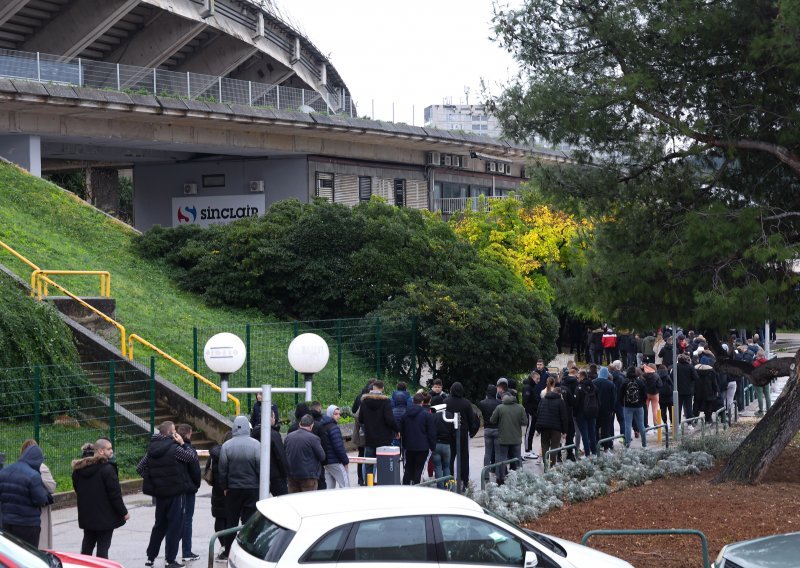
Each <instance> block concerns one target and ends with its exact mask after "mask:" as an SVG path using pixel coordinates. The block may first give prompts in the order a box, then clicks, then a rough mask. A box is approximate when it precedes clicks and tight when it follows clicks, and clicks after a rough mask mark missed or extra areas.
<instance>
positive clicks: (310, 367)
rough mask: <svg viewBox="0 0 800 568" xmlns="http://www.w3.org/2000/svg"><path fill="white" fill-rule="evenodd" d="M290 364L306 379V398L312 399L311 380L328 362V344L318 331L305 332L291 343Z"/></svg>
mask: <svg viewBox="0 0 800 568" xmlns="http://www.w3.org/2000/svg"><path fill="white" fill-rule="evenodd" d="M288 355H289V364H290V365H291V366H292V368H293V369H294V370H295V371H297V372H298V373H300V374H301V375H303V376H304V377H305V380H306V400H311V381H312V379H313V378H314V373H319V372H320V371H321V370H322V369H324V368H325V365H327V364H328V357H330V351H329V350H328V344H327V343H326V342H325V340H324V339H322V338H321V337H320V336H319V335H317V334H316V333H303V334H301V335H298V336H297V337H295V338H294V339H293V340H292V342H291V343H290V344H289V353H288Z"/></svg>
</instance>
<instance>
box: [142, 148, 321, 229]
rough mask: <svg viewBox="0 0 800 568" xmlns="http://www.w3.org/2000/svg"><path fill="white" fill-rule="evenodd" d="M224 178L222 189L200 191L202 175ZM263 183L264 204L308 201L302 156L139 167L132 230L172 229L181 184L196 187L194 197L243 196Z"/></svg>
mask: <svg viewBox="0 0 800 568" xmlns="http://www.w3.org/2000/svg"><path fill="white" fill-rule="evenodd" d="M218 174H222V175H224V176H225V187H220V188H204V187H203V176H204V175H218ZM253 180H263V181H264V196H265V198H266V204H267V206H269V205H270V204H271V203H274V202H276V201H280V200H282V199H288V198H290V197H296V198H297V199H300V200H301V201H308V200H309V191H310V188H309V185H308V162H307V159H306V156H305V155H302V156H297V157H290V158H262V159H252V160H241V159H239V160H219V161H207V162H205V161H204V162H189V163H177V164H163V165H139V166H135V167H134V170H133V187H134V203H133V215H134V226H135V227H136V228H137V229H139V230H141V231H146V230H147V229H149V228H150V227H152V226H153V225H156V224H159V225H162V226H164V227H171V226H172V198H173V197H184V194H183V185H184V184H185V183H194V184H197V195H198V196H220V195H247V194H250V190H249V189H248V186H247V183H248V182H249V181H253Z"/></svg>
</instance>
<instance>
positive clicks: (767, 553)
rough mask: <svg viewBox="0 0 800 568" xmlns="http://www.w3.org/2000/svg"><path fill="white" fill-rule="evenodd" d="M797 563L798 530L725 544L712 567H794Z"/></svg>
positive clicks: (798, 550)
mask: <svg viewBox="0 0 800 568" xmlns="http://www.w3.org/2000/svg"><path fill="white" fill-rule="evenodd" d="M798 563H800V532H795V533H786V534H776V535H774V536H765V537H763V538H755V539H753V540H743V541H741V542H734V543H733V544H728V545H725V546H723V547H722V550H720V551H719V555H717V559H716V560H715V561H714V568H794V567H796V566H797V565H798Z"/></svg>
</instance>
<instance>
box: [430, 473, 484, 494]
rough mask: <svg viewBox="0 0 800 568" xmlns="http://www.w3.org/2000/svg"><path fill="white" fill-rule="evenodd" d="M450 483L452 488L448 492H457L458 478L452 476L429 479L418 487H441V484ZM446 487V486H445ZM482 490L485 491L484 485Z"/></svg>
mask: <svg viewBox="0 0 800 568" xmlns="http://www.w3.org/2000/svg"><path fill="white" fill-rule="evenodd" d="M448 481H450V482H452V483H450V487H449V488H448V491H455V490H456V478H455V477H453V476H452V475H445V476H443V477H437V478H436V479H429V480H428V481H423V482H422V483H417V487H432V486H434V485H435V486H437V487H438V486H439V484H440V483H447V482H448ZM445 487H446V486H445ZM481 489H483V483H481Z"/></svg>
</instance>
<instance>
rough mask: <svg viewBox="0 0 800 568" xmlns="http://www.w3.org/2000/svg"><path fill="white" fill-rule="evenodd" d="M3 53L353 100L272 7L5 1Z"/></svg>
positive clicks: (0, 12)
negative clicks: (46, 55)
mask: <svg viewBox="0 0 800 568" xmlns="http://www.w3.org/2000/svg"><path fill="white" fill-rule="evenodd" d="M0 48H5V49H12V50H17V51H29V52H42V53H49V54H53V55H57V56H61V57H63V58H64V59H72V58H76V57H81V58H85V59H92V60H98V61H107V62H111V63H120V64H124V65H132V66H137V67H157V68H161V69H169V70H172V71H179V72H194V73H204V74H207V75H214V76H221V77H231V78H235V79H243V80H251V81H254V82H259V83H269V84H275V85H283V86H289V87H300V88H305V89H311V90H314V91H317V92H318V93H336V94H341V93H342V91H344V94H345V95H349V94H350V93H349V91H348V89H347V86H346V85H345V83H344V81H343V80H342V78H341V76H340V75H339V73H338V72H337V71H336V69H335V68H334V67H333V66H332V65H331V64H330V61H329V60H328V58H327V57H325V56H324V55H323V54H322V52H321V51H320V50H319V49H317V47H316V46H315V45H314V44H313V43H312V42H311V40H309V39H308V38H307V37H306V36H305V35H304V34H303V33H301V32H300V31H298V29H297V28H296V26H294V25H292V24H291V23H290V22H288V21H286V19H285V18H284V17H283V16H282V15H281V13H280V11H279V10H278V9H277V8H276V7H275V6H274V4H273V3H272V2H271V1H270V0H103V1H102V2H98V1H97V0H3V1H2V2H0Z"/></svg>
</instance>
